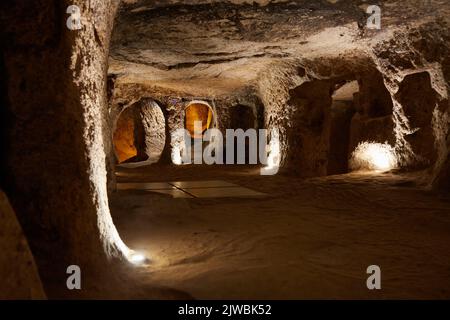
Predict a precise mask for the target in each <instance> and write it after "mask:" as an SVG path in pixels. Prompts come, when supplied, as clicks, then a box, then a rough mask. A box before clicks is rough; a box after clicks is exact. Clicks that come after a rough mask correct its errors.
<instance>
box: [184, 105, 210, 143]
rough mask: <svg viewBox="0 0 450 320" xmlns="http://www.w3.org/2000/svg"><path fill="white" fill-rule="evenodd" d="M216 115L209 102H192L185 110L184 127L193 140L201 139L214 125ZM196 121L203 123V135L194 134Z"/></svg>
mask: <svg viewBox="0 0 450 320" xmlns="http://www.w3.org/2000/svg"><path fill="white" fill-rule="evenodd" d="M213 118H214V113H213V110H212V108H211V106H210V105H209V104H208V103H207V102H203V101H192V102H190V103H189V104H188V105H187V107H186V109H185V117H184V125H185V128H186V129H187V130H188V132H189V134H190V135H191V137H192V138H195V139H200V138H202V137H203V133H204V132H205V131H206V130H208V129H209V128H210V126H211V125H212V124H213ZM196 121H201V123H202V133H201V134H200V135H199V134H196V132H194V124H195V122H196Z"/></svg>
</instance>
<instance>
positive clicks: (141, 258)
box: [128, 251, 147, 265]
mask: <svg viewBox="0 0 450 320" xmlns="http://www.w3.org/2000/svg"><path fill="white" fill-rule="evenodd" d="M128 261H130V262H131V263H132V264H136V265H139V264H144V263H145V262H146V261H147V257H146V256H145V255H143V254H142V253H139V252H135V251H131V252H130V253H129V254H128Z"/></svg>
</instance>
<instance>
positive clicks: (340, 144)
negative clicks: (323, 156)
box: [327, 80, 359, 175]
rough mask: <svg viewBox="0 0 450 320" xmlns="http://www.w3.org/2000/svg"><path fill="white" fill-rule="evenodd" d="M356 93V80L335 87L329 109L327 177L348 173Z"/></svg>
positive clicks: (357, 86)
mask: <svg viewBox="0 0 450 320" xmlns="http://www.w3.org/2000/svg"><path fill="white" fill-rule="evenodd" d="M358 92H359V85H358V82H357V81H356V80H355V81H344V82H340V83H338V84H336V85H335V91H334V93H333V95H332V99H333V101H332V104H331V109H330V144H329V155H328V168H327V174H328V175H332V174H342V173H346V172H348V171H349V164H348V159H349V147H350V127H351V122H352V118H353V115H354V114H355V103H354V98H355V95H357V94H358Z"/></svg>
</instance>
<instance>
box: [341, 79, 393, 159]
mask: <svg viewBox="0 0 450 320" xmlns="http://www.w3.org/2000/svg"><path fill="white" fill-rule="evenodd" d="M358 83H359V93H356V94H355V99H354V105H355V110H356V113H355V115H354V116H353V118H352V122H351V130H350V143H349V145H350V153H351V152H352V151H353V150H355V149H356V147H357V146H358V144H359V143H361V142H365V141H369V142H378V143H385V142H388V143H389V144H390V145H392V146H394V145H395V135H394V121H393V118H392V112H393V103H392V98H391V95H390V93H389V91H388V90H387V89H386V87H385V85H384V82H383V77H382V75H381V74H380V73H379V72H375V71H374V72H372V73H368V74H365V75H364V76H363V77H361V76H360V77H359V79H358Z"/></svg>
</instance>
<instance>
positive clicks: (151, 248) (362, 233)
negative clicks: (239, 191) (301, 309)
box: [110, 165, 450, 299]
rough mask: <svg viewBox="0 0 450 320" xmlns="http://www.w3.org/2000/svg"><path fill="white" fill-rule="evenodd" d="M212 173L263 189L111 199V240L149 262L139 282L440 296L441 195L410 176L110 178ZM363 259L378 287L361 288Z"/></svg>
mask: <svg viewBox="0 0 450 320" xmlns="http://www.w3.org/2000/svg"><path fill="white" fill-rule="evenodd" d="M219 179H220V180H224V181H228V182H232V183H235V184H238V185H240V186H243V187H247V188H250V189H253V190H256V191H260V192H264V193H267V194H268V195H267V196H265V197H257V198H209V199H204V198H202V199H173V198H172V197H171V196H169V195H163V194H158V193H154V192H149V191H141V190H122V191H118V192H116V193H115V194H114V195H113V196H112V197H111V199H110V206H111V211H112V215H113V219H114V221H115V223H116V226H117V227H118V229H119V232H120V235H121V236H122V238H123V239H124V241H125V242H126V243H127V245H129V246H130V247H131V248H133V249H136V250H139V251H142V252H143V253H145V254H147V256H149V257H150V259H151V261H152V262H151V264H149V265H148V266H145V267H136V268H134V269H133V270H135V272H136V276H138V277H139V278H140V279H142V285H148V286H162V287H169V288H173V289H175V290H180V291H183V292H186V293H188V294H189V295H190V296H192V297H194V298H198V299H303V298H312V299H315V298H330V299H334V298H362V299H366V298H450V288H449V286H448V284H449V283H450V246H449V244H450V196H443V195H437V194H434V193H432V192H430V191H427V190H426V188H425V187H423V186H421V185H420V183H418V180H417V179H416V176H415V175H412V174H409V175H406V174H393V173H384V174H383V173H378V174H368V173H352V174H346V175H340V176H329V177H323V178H314V179H308V180H301V179H299V178H295V177H290V176H288V175H276V176H260V175H259V169H258V168H257V167H251V166H221V167H214V166H182V167H176V166H157V165H153V166H144V167H137V168H123V167H122V168H117V180H118V182H156V181H188V180H219ZM372 264H376V265H379V266H380V267H381V272H382V290H373V291H370V290H368V289H367V287H366V279H367V276H368V275H367V274H366V268H367V267H368V266H369V265H372Z"/></svg>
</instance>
